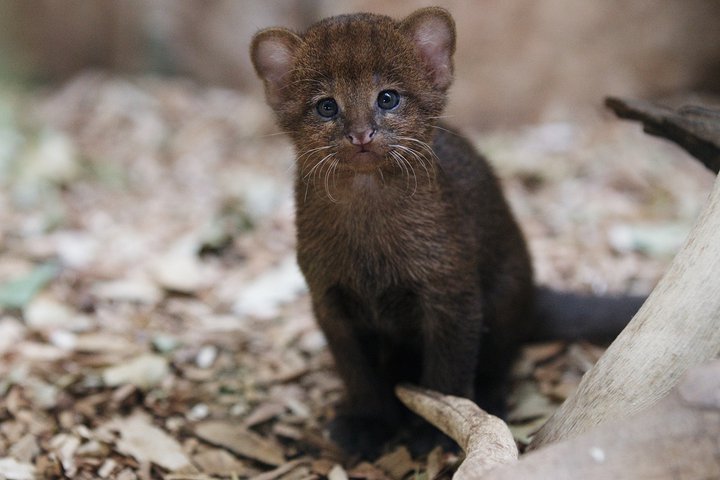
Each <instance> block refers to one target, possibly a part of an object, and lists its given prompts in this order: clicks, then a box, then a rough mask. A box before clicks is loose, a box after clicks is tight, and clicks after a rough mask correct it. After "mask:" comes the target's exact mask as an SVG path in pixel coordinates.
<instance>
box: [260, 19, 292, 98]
mask: <svg viewBox="0 0 720 480" xmlns="http://www.w3.org/2000/svg"><path fill="white" fill-rule="evenodd" d="M301 42H302V39H301V38H300V37H299V36H298V35H296V34H295V33H294V32H292V31H290V30H288V29H286V28H267V29H265V30H260V31H259V32H258V33H256V34H255V36H254V37H253V39H252V43H251V44H250V58H251V60H252V63H253V66H254V67H255V71H256V72H257V74H258V76H259V77H260V78H261V79H262V80H263V83H264V84H265V95H266V96H267V100H268V103H269V104H270V105H271V106H272V107H277V106H279V105H280V104H281V103H282V102H283V101H284V100H285V94H286V90H287V86H288V83H289V82H290V72H291V71H292V69H293V65H294V63H295V51H296V49H297V47H298V46H299V45H300V43H301Z"/></svg>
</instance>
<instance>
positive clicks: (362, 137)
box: [348, 128, 377, 146]
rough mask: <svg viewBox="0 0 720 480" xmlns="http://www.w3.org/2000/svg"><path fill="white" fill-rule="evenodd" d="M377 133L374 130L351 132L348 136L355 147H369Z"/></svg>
mask: <svg viewBox="0 0 720 480" xmlns="http://www.w3.org/2000/svg"><path fill="white" fill-rule="evenodd" d="M376 131H377V130H375V129H374V128H372V129H366V130H361V131H359V132H350V134H349V135H348V138H349V139H350V141H351V142H352V144H353V145H359V146H363V145H367V144H368V143H370V142H372V139H373V137H374V136H375V132H376Z"/></svg>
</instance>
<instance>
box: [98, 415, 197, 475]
mask: <svg viewBox="0 0 720 480" xmlns="http://www.w3.org/2000/svg"><path fill="white" fill-rule="evenodd" d="M108 427H109V428H111V429H112V430H115V431H117V432H118V433H119V434H120V439H119V440H118V441H117V444H116V445H115V448H116V449H117V451H118V452H120V453H122V454H124V455H130V456H132V457H133V458H134V459H135V460H137V461H138V462H141V463H142V462H152V463H154V464H156V465H159V466H161V467H163V468H165V469H167V470H170V471H175V470H180V469H187V468H192V465H191V463H190V460H189V459H188V458H187V456H186V455H185V452H184V451H183V449H182V447H181V445H180V444H179V443H178V442H177V440H175V439H174V438H172V437H171V436H170V435H168V434H167V433H165V432H164V431H163V430H161V429H159V428H158V427H156V426H154V425H153V424H152V423H151V422H150V420H149V419H148V417H147V416H146V415H143V414H140V413H135V414H133V415H132V416H130V417H127V418H116V419H113V420H112V421H111V422H110V423H109V425H108Z"/></svg>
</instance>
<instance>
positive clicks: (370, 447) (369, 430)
mask: <svg viewBox="0 0 720 480" xmlns="http://www.w3.org/2000/svg"><path fill="white" fill-rule="evenodd" d="M327 429H328V432H329V433H330V439H331V440H332V441H333V442H335V443H336V444H337V445H338V446H339V447H340V448H342V449H343V450H344V451H345V452H346V453H348V454H356V455H360V456H361V457H362V458H364V459H367V460H374V459H375V458H377V457H378V456H380V454H381V453H382V450H383V446H384V445H385V443H387V441H388V440H389V439H390V438H391V436H392V434H393V429H392V428H390V427H389V426H388V425H387V423H385V422H383V421H382V420H379V419H376V418H369V417H360V416H353V415H338V416H337V417H335V419H334V420H332V421H331V422H330V423H329V424H328V426H327Z"/></svg>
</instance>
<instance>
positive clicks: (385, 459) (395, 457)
mask: <svg viewBox="0 0 720 480" xmlns="http://www.w3.org/2000/svg"><path fill="white" fill-rule="evenodd" d="M375 465H376V466H377V467H378V468H380V469H382V470H384V471H385V472H387V473H388V475H390V477H391V478H394V479H398V480H400V479H402V478H403V477H405V475H406V474H408V473H410V472H412V471H413V470H416V469H417V464H416V463H415V462H414V461H413V459H412V456H411V455H410V452H409V451H408V449H407V448H406V447H404V446H401V447H398V448H396V449H395V450H393V451H392V452H390V453H388V454H386V455H383V456H382V457H380V458H379V459H378V460H377V461H376V462H375Z"/></svg>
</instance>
